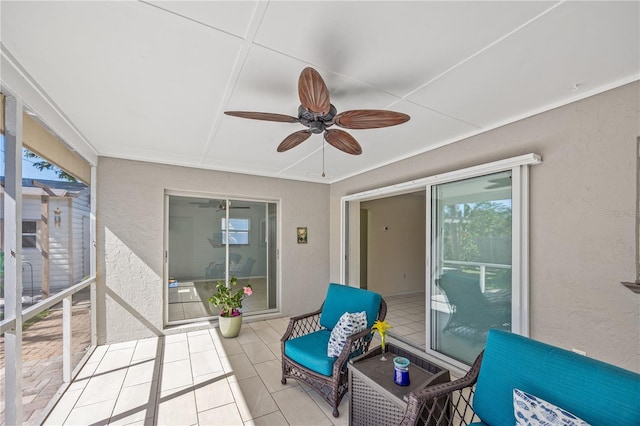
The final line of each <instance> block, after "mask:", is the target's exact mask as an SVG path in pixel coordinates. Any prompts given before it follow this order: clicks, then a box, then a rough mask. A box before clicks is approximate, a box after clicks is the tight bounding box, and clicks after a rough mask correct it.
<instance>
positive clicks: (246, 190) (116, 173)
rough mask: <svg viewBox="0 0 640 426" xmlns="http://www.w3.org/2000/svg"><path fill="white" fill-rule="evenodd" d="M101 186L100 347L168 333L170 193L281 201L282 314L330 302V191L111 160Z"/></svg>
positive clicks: (102, 164)
mask: <svg viewBox="0 0 640 426" xmlns="http://www.w3.org/2000/svg"><path fill="white" fill-rule="evenodd" d="M98 182H99V183H98V200H97V208H98V214H97V218H98V230H97V239H98V247H97V252H98V253H97V258H98V272H97V279H98V286H97V291H98V298H97V299H98V301H99V303H100V305H99V306H98V334H99V343H100V344H103V343H111V342H118V341H126V340H132V339H138V338H144V337H149V336H153V335H158V334H161V333H162V328H163V321H162V313H163V286H164V285H165V284H164V278H163V259H164V234H165V225H164V224H165V219H164V195H165V190H174V191H191V192H200V193H203V194H227V195H229V197H231V198H234V197H237V198H248V199H260V198H267V199H272V200H279V201H280V211H279V216H280V217H279V219H280V223H279V226H280V260H281V262H280V277H281V278H280V281H281V291H280V295H281V301H282V303H281V307H282V312H283V314H284V315H295V314H300V313H303V312H309V311H311V310H315V309H317V308H318V307H319V306H320V303H321V302H322V300H323V299H324V295H325V292H326V289H327V284H328V282H329V269H328V263H329V203H328V197H329V186H328V185H323V184H314V183H305V182H298V181H291V180H283V179H272V178H263V177H258V176H250V175H243V174H234V173H225V172H215V171H209V170H201V169H192V168H185V167H177V166H168V165H158V164H152V163H144V162H137V161H128V160H119V159H113V158H106V157H101V158H100V161H99V166H98ZM298 226H306V227H307V228H308V233H309V238H308V243H307V244H297V240H296V227H298ZM105 296H106V297H105Z"/></svg>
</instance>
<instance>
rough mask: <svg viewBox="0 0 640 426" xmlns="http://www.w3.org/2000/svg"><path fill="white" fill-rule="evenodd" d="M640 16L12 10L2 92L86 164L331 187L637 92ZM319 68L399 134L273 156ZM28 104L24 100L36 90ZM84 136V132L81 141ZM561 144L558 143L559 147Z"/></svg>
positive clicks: (201, 4) (378, 132) (603, 12)
mask: <svg viewBox="0 0 640 426" xmlns="http://www.w3.org/2000/svg"><path fill="white" fill-rule="evenodd" d="M639 6H640V2H638V1H626V2H612V1H588V2H574V1H569V2H551V1H550V2H542V1H533V2H523V1H513V2H506V1H498V2H484V1H483V2H478V1H474V2H435V1H434V2H420V1H411V2H397V1H393V2H392V1H371V2H369V1H356V2H338V1H326V2H313V1H296V2H284V1H259V2H255V1H247V2H241V1H233V2H223V1H193V2H191V1H179V2H178V1H175V2H164V1H145V2H142V1H138V2H135V1H114V2H97V1H76V2H59V1H44V2H34V1H7V0H3V1H2V2H1V3H0V8H1V9H0V18H1V25H2V26H1V47H2V69H1V71H2V83H3V90H6V91H9V92H13V93H14V94H16V93H18V96H21V97H23V98H24V102H25V104H26V106H27V107H28V108H29V109H30V110H32V111H33V112H35V113H36V114H38V115H39V116H40V118H41V120H42V121H44V122H45V123H47V125H48V126H49V127H51V128H52V129H53V130H54V131H56V133H58V134H60V135H61V136H62V137H63V138H64V139H65V141H66V142H67V143H68V144H69V145H70V146H71V147H72V148H74V149H76V150H77V151H78V152H80V153H82V154H83V155H84V156H85V157H87V158H89V159H92V158H97V156H109V157H117V158H126V159H134V160H143V161H152V162H159V163H166V164H176V165H184V166H192V167H199V168H206V169H215V170H225V171H235V172H242V173H251V174H256V175H265V176H277V177H282V178H290V179H299V180H307V181H314V182H325V183H331V182H335V181H338V180H341V179H344V178H346V177H348V176H352V175H355V174H358V173H361V172H363V171H366V170H370V169H373V168H376V167H380V166H382V165H385V164H388V163H391V162H394V161H397V160H399V159H402V158H406V157H409V156H412V155H415V154H418V153H421V152H425V151H428V150H430V149H434V148H436V147H438V146H442V145H444V144H447V143H451V142H455V141H457V140H460V139H462V138H465V137H468V136H471V135H474V134H477V133H481V132H484V131H486V130H489V129H492V128H495V127H497V126H500V125H503V124H506V123H509V122H512V121H514V120H518V119H521V118H524V117H527V116H530V115H532V114H536V113H539V112H542V111H545V110H548V109H550V108H555V107H557V106H560V105H563V104H566V103H568V102H572V101H574V100H577V99H581V98H584V97H586V96H590V95H592V94H595V93H599V92H601V91H604V90H607V89H610V88H613V87H616V86H619V85H621V84H625V83H628V82H631V81H634V80H637V79H638V78H640V30H639V28H640V7H639ZM306 66H312V67H314V68H315V69H316V70H318V71H319V72H320V74H321V75H322V77H323V78H324V80H325V82H326V84H327V86H328V88H329V90H330V93H331V101H332V103H333V104H334V105H335V106H336V108H337V109H338V112H341V111H345V110H349V109H365V108H374V109H390V110H395V111H400V112H404V113H407V114H409V115H410V116H411V120H410V121H409V122H408V123H406V124H403V125H400V126H395V127H388V128H384V129H374V130H350V131H349V132H350V133H351V134H352V135H353V136H354V137H355V138H356V139H357V140H358V141H359V142H360V143H361V145H362V148H363V154H362V155H360V156H351V155H348V154H345V153H343V152H341V151H338V150H336V149H334V148H332V147H330V146H328V145H327V147H326V148H325V164H326V165H325V169H326V175H327V176H326V177H325V178H322V177H321V173H322V162H323V161H322V155H323V154H322V137H321V136H320V135H314V136H312V137H311V138H309V139H308V140H307V141H305V142H304V143H302V144H301V145H299V146H298V147H296V148H294V149H292V150H290V151H287V152H285V153H277V152H276V147H277V146H278V144H279V143H280V142H281V141H282V140H283V139H284V138H285V137H286V136H287V135H289V134H290V133H293V132H294V131H297V130H302V129H303V128H304V127H303V126H302V125H300V124H287V123H275V122H265V121H256V120H246V119H240V118H236V117H229V116H226V115H224V114H223V111H225V110H244V111H264V112H274V113H281V114H287V115H294V116H297V108H298V105H299V103H300V102H299V99H298V94H297V81H298V76H299V74H300V72H301V70H302V69H303V68H304V67H306ZM24 93H28V94H24ZM69 129H71V130H69ZM558 142H559V143H561V141H558Z"/></svg>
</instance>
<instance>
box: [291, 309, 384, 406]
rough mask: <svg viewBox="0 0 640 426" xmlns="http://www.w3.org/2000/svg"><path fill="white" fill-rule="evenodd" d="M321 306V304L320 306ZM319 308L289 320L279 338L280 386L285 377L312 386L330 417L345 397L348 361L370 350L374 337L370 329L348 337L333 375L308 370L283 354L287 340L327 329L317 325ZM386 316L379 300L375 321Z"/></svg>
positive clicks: (335, 363) (337, 359)
mask: <svg viewBox="0 0 640 426" xmlns="http://www.w3.org/2000/svg"><path fill="white" fill-rule="evenodd" d="M323 305H324V303H323ZM321 312H322V307H320V309H318V310H317V311H315V312H310V313H308V314H303V315H299V316H296V317H291V319H290V320H289V326H288V327H287V331H285V333H284V335H283V336H282V339H280V348H281V350H282V380H281V382H282V384H283V385H285V384H286V383H287V378H291V379H295V380H299V381H302V382H304V383H306V384H308V385H309V386H311V387H312V388H313V389H314V390H315V391H316V392H318V393H319V394H320V395H321V396H322V397H323V398H324V399H325V401H327V402H328V403H329V405H331V407H333V417H338V416H339V415H340V412H339V411H338V405H340V402H341V401H342V398H343V397H344V395H345V394H346V393H347V392H348V391H349V380H348V379H349V375H348V371H347V362H348V361H349V359H351V358H353V357H354V356H357V355H361V354H363V353H365V352H366V351H367V350H369V344H370V343H371V340H372V338H373V334H372V333H371V328H368V329H366V330H364V331H362V332H360V333H356V334H354V335H352V336H349V337H348V338H347V341H346V343H345V345H344V348H343V349H342V352H341V353H340V355H339V356H338V357H337V358H336V361H335V362H334V363H333V372H332V375H331V376H325V375H322V374H319V373H317V372H315V371H313V370H310V369H308V368H306V367H304V366H302V365H300V364H298V363H297V362H295V361H293V360H292V359H290V358H288V357H287V356H286V355H285V354H284V345H285V343H286V342H287V340H290V339H294V338H296V337H300V336H304V335H306V334H310V333H313V332H316V331H319V330H326V328H324V327H322V326H321V325H320V313H321ZM386 316H387V303H386V302H385V301H384V299H381V300H380V309H379V310H378V318H377V319H378V321H383V320H384V319H385V317H386Z"/></svg>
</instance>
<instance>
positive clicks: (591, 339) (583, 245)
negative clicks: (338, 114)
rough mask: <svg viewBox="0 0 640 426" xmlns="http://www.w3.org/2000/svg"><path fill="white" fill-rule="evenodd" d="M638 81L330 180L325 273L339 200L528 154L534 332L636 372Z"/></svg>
mask: <svg viewBox="0 0 640 426" xmlns="http://www.w3.org/2000/svg"><path fill="white" fill-rule="evenodd" d="M639 103H640V84H639V83H638V82H635V83H633V84H629V85H626V86H623V87H619V88H617V89H614V90H611V91H608V92H606V93H602V94H600V95H597V96H593V97H590V98H587V99H584V100H582V101H579V102H576V103H573V104H570V105H567V106H564V107H561V108H557V109H554V110H551V111H548V112H545V113H542V114H539V115H536V116H534V117H531V118H528V119H525V120H521V121H519V122H516V123H513V124H510V125H506V126H503V127H501V128H498V129H495V130H493V131H490V132H487V133H483V134H481V135H478V136H475V137H472V138H469V139H466V140H463V141H460V142H457V143H454V144H451V145H448V146H445V147H442V148H439V149H436V150H433V151H430V152H427V153H424V154H421V155H418V156H416V157H412V158H410V159H407V160H403V161H400V162H397V163H394V164H391V165H389V166H386V167H382V168H380V169H376V170H373V171H371V172H368V173H364V174H361V175H358V176H355V177H353V178H350V179H347V180H345V181H342V182H339V183H335V184H333V185H332V186H331V262H330V265H331V279H332V280H339V278H340V270H339V264H340V263H339V260H340V259H339V256H340V232H339V231H340V227H339V223H340V197H342V196H344V195H347V194H353V193H357V192H361V191H364V190H367V189H371V188H376V187H381V186H386V185H390V184H393V183H400V182H405V181H409V180H412V179H416V178H420V177H425V176H431V175H434V174H437V173H442V172H447V171H452V170H457V169H461V168H465V167H469V166H473V165H477V164H482V163H487V162H490V161H495V160H500V159H503V158H509V157H513V156H517V155H521V154H527V153H530V152H533V153H536V154H539V155H541V156H542V159H543V163H542V164H540V165H536V166H533V167H531V168H530V203H531V206H530V253H531V255H530V267H531V270H530V301H531V306H530V324H531V337H533V338H535V339H539V340H542V341H545V342H548V343H551V344H554V345H558V346H560V347H564V348H569V349H571V348H580V349H582V350H585V351H586V352H587V355H589V356H591V357H594V358H597V359H601V360H604V361H607V362H610V363H613V364H616V365H619V366H622V367H624V368H628V369H631V370H634V371H640V332H638V325H639V324H640V295H638V294H634V293H632V292H631V291H629V290H628V289H627V288H625V287H623V286H622V285H621V284H620V281H633V280H634V279H635V276H636V271H635V256H636V253H635V244H636V242H635V237H634V234H635V221H636V216H637V214H638V213H637V206H636V204H635V200H636V182H635V179H636V169H635V167H636V161H637V159H636V138H637V137H638V136H639V135H640V113H639Z"/></svg>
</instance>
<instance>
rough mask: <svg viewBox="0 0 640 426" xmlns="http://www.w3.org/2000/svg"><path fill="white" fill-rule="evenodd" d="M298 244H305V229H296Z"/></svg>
mask: <svg viewBox="0 0 640 426" xmlns="http://www.w3.org/2000/svg"><path fill="white" fill-rule="evenodd" d="M297 235H298V244H307V227H306V226H305V227H298V232H297Z"/></svg>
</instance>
